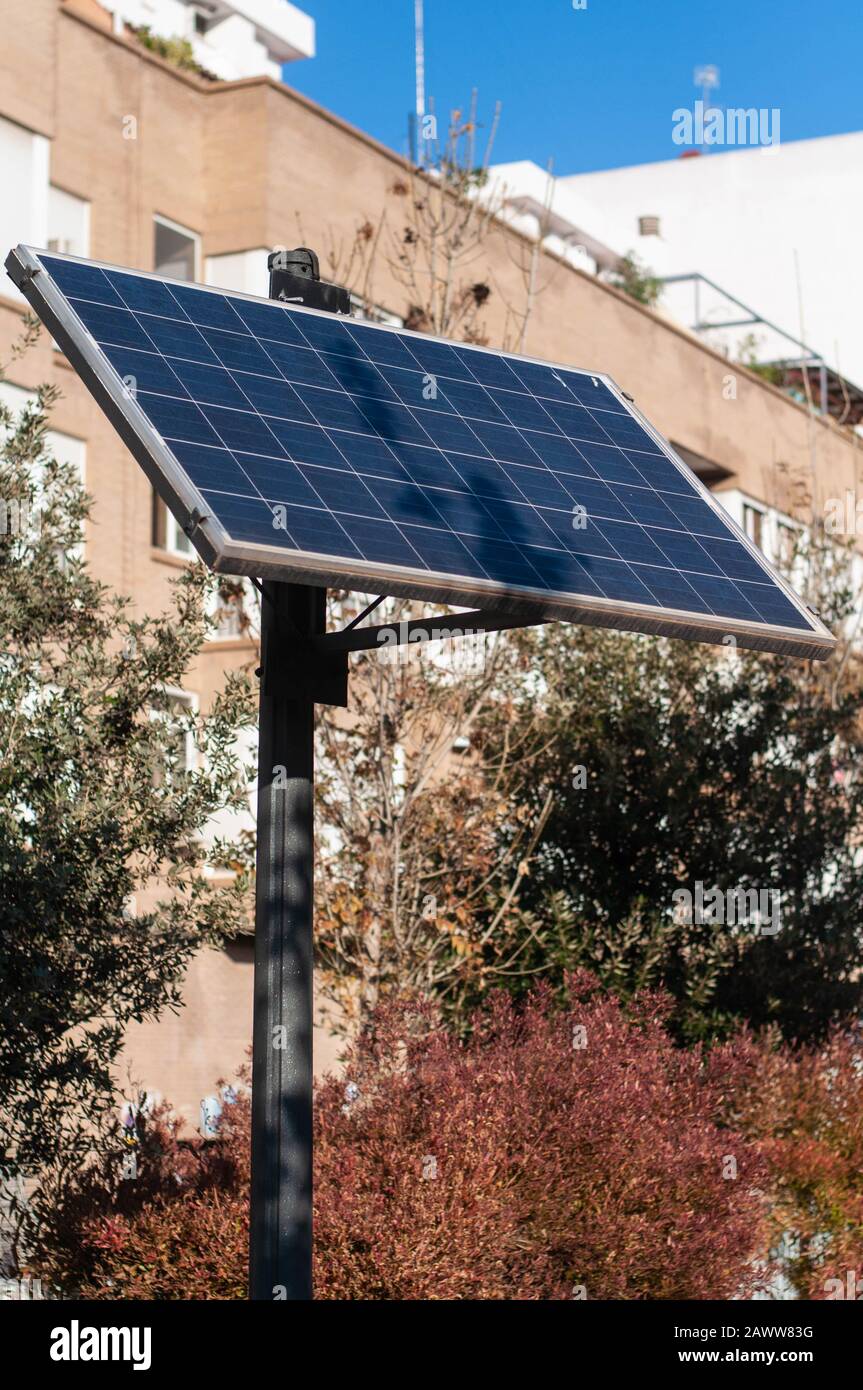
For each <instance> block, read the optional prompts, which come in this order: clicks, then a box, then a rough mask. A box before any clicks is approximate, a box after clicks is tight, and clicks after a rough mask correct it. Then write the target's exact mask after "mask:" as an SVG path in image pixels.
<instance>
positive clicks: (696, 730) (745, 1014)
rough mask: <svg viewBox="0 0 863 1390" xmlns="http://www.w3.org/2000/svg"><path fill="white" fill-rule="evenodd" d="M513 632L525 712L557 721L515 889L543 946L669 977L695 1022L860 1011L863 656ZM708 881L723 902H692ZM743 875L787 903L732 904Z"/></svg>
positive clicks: (570, 958) (632, 978) (549, 725)
mask: <svg viewBox="0 0 863 1390" xmlns="http://www.w3.org/2000/svg"><path fill="white" fill-rule="evenodd" d="M841 597H842V596H841V595H838V597H837V601H840V599H841ZM845 597H847V595H845ZM518 640H519V641H521V642H523V643H527V644H530V648H531V652H532V662H533V665H534V669H535V673H536V680H537V689H538V691H540V694H539V695H538V697H537V701H536V702H535V703H534V705H533V706H532V707H531V708H530V710H529V711H528V710H527V708H525V710H524V712H523V716H522V717H523V718H524V719H530V720H531V721H532V722H534V723H535V722H536V720H537V719H538V718H539V719H540V720H541V721H544V731H545V735H546V736H545V738H544V739H542V740H540V746H541V748H542V750H543V751H541V752H540V753H538V754H537V756H536V758H535V762H534V767H535V775H534V777H533V779H532V788H533V799H534V804H535V806H539V805H541V804H542V803H543V801H544V800H545V798H546V797H547V796H548V795H549V793H552V794H553V797H554V809H553V811H552V813H551V815H550V817H549V819H548V823H547V826H546V829H545V832H544V836H543V843H542V847H541V851H540V853H539V856H538V859H537V862H536V865H535V868H534V872H533V873H532V874H531V876H530V878H529V879H528V881H527V883H526V884H525V887H524V888H523V890H522V897H523V901H524V904H525V906H526V907H528V906H530V907H532V908H533V909H534V910H535V911H536V912H537V913H538V914H539V915H540V917H541V918H542V919H543V921H544V924H545V928H544V933H543V936H542V938H541V940H539V941H538V942H537V943H535V945H534V946H533V947H532V948H530V950H529V955H530V958H531V963H532V964H533V965H534V966H535V967H536V968H538V969H543V968H544V969H549V970H556V971H558V972H561V973H562V972H563V971H564V970H565V969H567V968H573V967H574V966H577V965H582V964H583V965H588V966H590V968H591V969H593V970H596V971H597V972H598V973H599V975H600V976H601V978H602V979H603V980H604V981H605V982H606V983H608V984H610V985H612V986H614V987H615V988H616V989H617V990H618V991H619V992H621V993H623V994H628V993H631V992H632V991H634V990H635V989H637V988H639V987H643V986H647V985H657V984H661V985H663V986H664V987H665V988H667V989H668V990H670V992H671V993H672V994H673V995H674V997H675V999H676V1001H677V1011H676V1026H677V1028H678V1030H679V1032H680V1034H681V1035H682V1036H683V1037H685V1038H688V1039H693V1038H700V1037H705V1036H716V1035H717V1034H721V1033H723V1032H724V1031H726V1030H727V1029H728V1028H730V1027H732V1026H733V1025H734V1024H735V1023H736V1022H738V1021H739V1020H741V1019H743V1020H748V1021H750V1022H751V1023H752V1024H753V1025H755V1026H760V1025H764V1024H770V1023H775V1024H777V1025H779V1026H780V1027H781V1029H782V1031H783V1033H784V1034H785V1036H786V1037H790V1038H800V1039H804V1038H814V1037H820V1036H821V1035H823V1034H824V1032H825V1031H826V1030H827V1029H828V1028H829V1026H830V1024H831V1023H832V1022H834V1021H836V1020H838V1019H841V1018H844V1017H846V1016H847V1015H848V1014H850V1013H852V1012H853V1011H855V1010H859V1008H860V1006H861V1003H863V973H861V969H860V966H861V937H863V856H861V853H860V835H859V827H860V823H861V813H863V782H861V779H860V772H859V769H860V766H861V755H863V735H861V725H860V711H861V701H863V692H861V689H860V683H859V679H858V677H857V674H856V667H855V660H856V659H855V658H854V657H853V656H852V657H851V660H850V662H848V663H845V662H844V658H834V659H833V660H832V661H831V663H830V664H829V666H828V667H827V668H826V669H825V668H821V667H819V666H817V665H815V664H813V663H808V662H801V661H791V660H787V659H782V658H779V657H774V656H769V655H762V654H754V653H745V652H742V651H739V652H738V651H734V652H731V653H729V652H727V651H726V653H725V654H724V655H722V656H717V654H716V652H715V651H714V650H712V649H710V648H706V647H703V646H695V645H691V644H689V643H684V642H673V641H668V640H664V639H657V638H647V637H638V636H623V635H621V634H617V633H608V632H602V631H597V630H591V629H578V628H567V627H564V626H563V625H559V626H555V627H549V628H548V629H546V630H545V631H543V632H534V633H525V634H522V635H521V636H520V638H519V639H518ZM840 665H842V668H843V673H842V679H841V681H840V680H839V674H840V669H839V668H840ZM490 714H491V719H490V721H489V724H488V727H487V728H486V731H485V737H486V738H487V739H494V738H499V737H500V736H501V731H500V729H499V727H497V726H496V725H495V721H494V714H495V711H494V708H493V707H492V708H491V710H490ZM508 733H509V736H510V737H513V736H515V734H514V731H513V730H512V729H509V730H508ZM699 882H700V883H701V884H702V885H703V892H704V893H705V894H707V893H708V892H709V891H710V890H712V889H714V888H718V889H719V890H720V892H721V893H722V894H723V895H724V901H723V909H722V915H719V914H717V913H716V912H715V911H714V908H713V905H712V904H711V906H710V908H709V909H708V908H705V910H704V912H703V913H702V914H701V920H699V914H698V913H697V911H693V912H689V913H687V911H686V910H684V911H682V912H681V911H680V910H679V908H680V904H681V899H680V898H679V897H677V898H676V897H675V893H676V892H677V890H686V891H688V892H689V893H690V894H692V896H693V907H694V898H695V893H696V891H697V884H698V883H699ZM735 890H744V891H750V890H758V892H759V894H760V893H761V892H762V891H763V892H769V893H772V894H778V898H776V897H773V898H768V899H759V906H760V907H761V906H766V907H767V908H768V910H769V913H771V914H772V913H773V908H774V907H775V906H777V904H778V917H777V921H761V922H760V923H759V922H758V921H757V920H751V918H752V917H753V916H754V914H752V913H751V912H750V911H749V910H747V911H746V912H744V911H742V910H741V908H742V904H743V900H742V899H740V898H735V900H734V911H733V912H732V911H731V899H729V897H728V896H727V895H728V894H729V893H735ZM713 901H714V902H715V900H713ZM754 903H755V899H754V898H752V897H750V898H749V899H748V900H747V902H746V907H747V909H751V908H753V907H754ZM676 909H677V910H676ZM741 916H744V917H746V918H747V919H748V920H746V921H744V922H743V923H742V924H741V922H740V917H741ZM731 917H734V919H735V920H734V921H731V920H730V919H731Z"/></svg>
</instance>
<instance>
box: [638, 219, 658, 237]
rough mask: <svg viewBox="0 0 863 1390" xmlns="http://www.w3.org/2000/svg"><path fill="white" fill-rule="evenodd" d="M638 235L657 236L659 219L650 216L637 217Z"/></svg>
mask: <svg viewBox="0 0 863 1390" xmlns="http://www.w3.org/2000/svg"><path fill="white" fill-rule="evenodd" d="M638 235H639V236H659V218H658V217H655V216H652V215H651V216H649V217H639V219H638Z"/></svg>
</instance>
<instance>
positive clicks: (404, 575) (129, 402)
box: [6, 245, 836, 660]
mask: <svg viewBox="0 0 863 1390" xmlns="http://www.w3.org/2000/svg"><path fill="white" fill-rule="evenodd" d="M41 255H46V256H50V257H51V258H52V259H55V260H63V261H68V262H72V263H78V264H81V265H87V266H91V267H97V268H99V269H103V270H110V271H117V272H119V273H120V274H131V275H136V276H140V277H141V278H144V279H150V280H158V281H160V282H165V283H168V284H177V285H182V286H185V287H188V286H189V284H190V282H188V281H181V280H172V279H170V278H168V277H165V276H161V275H154V274H152V273H150V272H147V271H139V270H130V269H128V268H127V267H123V266H115V265H111V264H110V263H108V262H104V261H93V260H87V259H84V258H82V257H78V256H69V255H60V254H59V253H56V252H53V251H52V252H47V251H46V252H40V251H38V250H37V249H36V248H33V247H30V246H25V245H19V246H18V247H16V248H15V249H14V250H12V251H10V252H9V255H8V257H7V259H6V270H7V272H8V274H9V276H10V277H11V279H12V280H13V282H14V283H15V285H16V286H17V287H18V289H19V290H20V291H21V293H22V294H23V295H24V296H25V298H26V299H27V300H28V302H29V303H30V305H31V306H32V307H33V309H35V311H36V313H37V314H38V315H39V317H40V319H41V320H42V321H43V322H44V323H45V325H46V327H47V328H48V330H49V332H50V333H51V334H52V336H53V337H54V339H55V341H56V343H57V344H58V346H59V347H60V348H61V349H62V351H63V352H64V354H65V355H66V357H67V358H68V360H69V361H70V362H71V364H72V366H73V367H74V368H75V370H76V371H77V373H78V375H79V376H80V377H81V378H82V380H83V381H84V383H85V384H86V386H87V387H88V389H89V390H90V392H91V394H92V395H93V396H94V398H95V400H96V401H97V402H98V404H99V405H100V406H101V408H102V410H103V411H104V413H105V414H106V415H107V416H108V418H109V420H110V421H111V423H112V424H113V426H114V428H115V429H116V431H117V433H118V434H119V435H120V437H121V439H122V440H123V442H124V444H125V445H126V446H127V448H128V449H129V450H130V452H131V453H132V454H133V455H134V457H135V458H136V459H137V461H138V462H139V463H140V465H141V467H142V468H143V470H144V472H145V473H146V475H147V477H148V478H149V480H150V482H151V483H152V484H153V486H154V488H155V489H156V491H157V493H158V494H159V496H160V497H161V498H162V500H163V501H164V503H165V505H166V506H167V507H168V508H169V509H170V510H171V512H172V513H173V514H174V516H175V517H176V518H177V520H178V521H179V522H180V524H181V525H182V526H183V529H184V530H185V531H186V533H187V534H188V535H189V537H190V539H191V541H192V543H193V545H194V547H195V549H196V550H197V552H198V554H199V555H200V557H201V559H202V560H204V562H205V563H206V564H207V565H208V566H209V567H210V568H211V569H212V570H214V571H215V572H216V573H219V574H231V575H251V576H255V577H258V578H271V579H279V580H282V581H285V582H294V583H300V584H310V585H319V586H321V587H331V588H332V587H339V588H347V589H353V590H359V591H361V592H370V591H373V590H374V591H380V592H385V593H388V594H392V595H395V596H398V597H404V598H413V599H417V600H420V601H423V602H437V603H443V604H449V605H457V606H467V607H478V608H483V609H486V610H488V611H490V612H497V613H503V614H508V615H510V616H513V617H519V618H522V619H523V621H524V623H525V625H528V624H530V623H531V622H543V621H549V620H553V619H562V620H564V621H567V622H573V623H583V624H586V625H590V626H595V627H608V628H617V629H622V630H626V631H634V632H642V633H653V634H662V635H666V636H671V637H678V638H682V639H685V640H688V641H697V642H708V643H715V644H724V645H734V644H737V645H739V646H741V647H749V648H753V649H756V650H762V651H770V652H775V653H778V654H781V655H785V656H798V657H806V658H812V659H815V660H823V659H825V658H826V657H828V656H829V655H830V653H831V652H832V651H833V650H834V648H835V646H836V639H835V638H834V637H833V635H832V634H831V633H830V631H829V630H828V628H827V627H826V626H825V625H824V624H823V623H822V622H821V620H820V619H819V618H818V616H817V615H816V614H815V613H814V612H813V611H812V610H810V609H808V608H807V607H806V605H804V604H803V602H802V601H801V599H800V598H799V597H798V596H797V594H795V592H794V590H793V589H791V588H790V586H789V585H788V584H787V583H786V582H785V581H784V580H783V579H782V578H781V576H780V575H778V574H776V572H775V571H774V570H773V568H772V567H771V566H769V565H768V564H767V562H766V561H765V558H764V556H763V555H762V554H761V552H760V551H759V550H758V549H757V547H756V546H755V545H754V544H753V543H752V541H750V539H749V537H748V536H747V535H746V534H745V533H744V532H743V530H742V529H741V528H740V527H739V526H738V525H737V524H736V523H735V522H734V520H733V519H732V518H731V517H729V515H728V514H727V513H726V512H725V510H724V509H723V508H722V507H721V506H720V504H719V503H718V502H717V501H716V499H715V498H714V497H713V496H712V495H711V493H710V492H709V491H708V490H707V488H705V487H704V485H703V484H702V483H701V482H700V480H699V479H697V478H695V477H694V475H693V474H692V473H691V470H690V469H688V468H687V466H686V465H685V464H684V463H683V461H682V460H681V459H680V458H679V457H678V456H677V454H676V453H675V452H674V450H673V449H672V447H671V445H670V444H669V443H668V441H667V440H666V439H664V438H663V436H662V435H660V434H659V433H658V431H657V430H655V429H654V427H653V426H652V425H651V423H650V421H649V420H647V419H646V418H645V417H644V415H643V414H642V412H641V411H640V410H638V408H637V407H636V406H635V405H634V404H633V403H632V401H631V399H630V398H629V397H628V396H626V395H625V394H624V393H623V392H622V391H621V389H620V388H619V387H618V385H617V383H616V382H615V381H614V380H613V379H612V378H611V377H610V376H608V375H607V374H606V373H603V372H587V371H584V370H583V369H579V368H573V367H566V366H564V367H563V368H562V370H565V371H570V372H572V371H576V372H580V374H581V375H584V376H588V377H595V378H596V380H598V381H601V382H603V383H604V385H605V386H606V387H607V388H608V389H609V390H610V391H611V392H612V394H613V395H614V396H615V398H616V399H617V400H618V401H619V403H620V405H621V407H622V408H623V410H625V411H626V412H627V414H629V415H630V416H631V417H632V418H634V419H635V420H636V421H637V422H638V424H639V425H640V426H641V427H642V428H643V429H644V430H645V431H646V433H647V434H648V435H649V437H650V438H651V439H652V440H653V441H654V442H655V443H656V445H657V446H658V447H659V449H660V450H661V452H662V453H663V454H664V455H665V456H666V458H667V459H669V460H670V462H671V463H672V464H673V465H674V467H676V468H677V469H678V470H679V471H681V472H682V473H683V475H684V476H685V478H686V480H687V483H688V484H689V485H690V486H694V487H695V489H696V491H697V492H698V494H699V495H700V496H701V498H702V500H703V501H704V502H706V504H707V505H708V506H709V507H710V508H711V509H712V510H713V511H714V512H716V513H717V514H718V515H719V516H720V518H721V520H722V522H723V524H724V525H725V526H726V527H727V528H728V530H729V532H730V533H731V534H732V535H733V536H734V537H735V539H736V540H738V541H739V542H740V544H741V545H743V546H744V548H745V549H746V550H747V551H748V552H749V554H750V555H751V556H752V557H753V558H754V559H755V561H756V562H757V563H758V564H759V565H760V567H761V568H762V569H763V570H764V571H765V577H766V578H768V579H770V580H772V581H773V582H774V583H775V584H776V585H777V586H778V587H779V588H780V589H781V591H782V592H783V593H784V594H785V596H786V597H787V598H788V599H789V600H790V602H791V603H792V604H793V605H794V607H795V608H796V609H797V610H798V611H799V612H800V613H801V615H802V616H803V617H804V619H805V621H806V622H807V624H808V625H809V629H810V630H809V631H808V632H803V631H801V630H800V629H797V628H787V627H783V626H781V625H778V624H767V623H752V622H748V621H746V620H744V619H732V618H723V617H712V616H710V615H705V614H694V613H691V612H687V611H685V610H682V609H671V608H663V609H661V610H659V611H655V610H653V609H652V608H650V607H648V606H647V605H644V604H639V603H631V602H625V601H623V600H615V599H604V598H595V597H593V596H589V595H578V594H568V593H563V592H561V593H549V592H547V591H545V590H538V589H530V588H527V587H522V586H511V585H507V584H504V583H500V582H497V581H494V580H483V579H476V578H465V577H464V576H459V575H451V574H447V573H444V572H441V573H438V574H430V573H428V572H427V571H423V570H412V569H409V568H408V567H406V566H395V565H387V564H381V565H376V564H372V563H370V562H368V561H364V560H356V559H345V560H344V563H343V564H341V563H339V564H337V563H336V562H334V560H333V557H332V556H327V555H322V554H314V553H311V552H302V551H291V552H288V551H285V550H284V549H281V548H280V547H278V546H276V545H273V546H269V545H261V544H258V543H250V542H242V541H236V540H234V539H233V538H232V537H231V536H230V534H229V533H228V532H227V531H226V530H225V529H224V527H223V526H222V525H221V523H220V522H219V520H218V518H216V517H215V516H213V515H212V514H211V513H210V509H209V507H208V505H207V503H206V501H205V499H204V498H203V496H202V495H201V493H200V492H199V491H198V489H197V488H196V487H195V485H194V484H193V483H192V482H191V480H190V479H189V478H188V477H187V476H186V474H185V472H184V470H183V469H182V467H181V466H180V464H179V463H178V462H177V460H176V459H175V458H174V456H173V454H172V453H171V451H170V449H169V448H168V446H167V445H166V444H165V442H164V441H163V439H162V438H161V436H160V435H159V434H158V432H157V431H156V430H155V428H154V427H153V425H152V424H151V423H150V421H149V420H148V419H147V417H146V415H145V414H144V411H143V410H142V409H141V407H140V406H139V405H138V403H137V402H136V400H135V399H134V396H133V395H132V393H131V392H130V391H128V390H127V388H126V387H125V386H124V385H123V383H122V381H121V380H120V379H119V377H118V376H117V374H116V372H115V371H114V369H113V367H112V366H111V364H110V363H109V362H108V359H107V358H106V357H105V356H104V354H103V352H102V351H101V349H100V348H99V347H98V345H97V343H96V341H95V339H94V338H93V337H92V335H91V334H90V332H89V331H88V329H87V328H86V327H85V326H84V324H83V323H82V322H81V320H80V319H79V318H78V316H77V315H76V314H75V313H74V311H73V310H72V309H71V308H70V306H69V304H68V302H67V300H66V297H65V296H64V295H63V293H62V292H61V291H60V289H59V287H58V286H57V285H56V284H55V283H54V281H53V279H52V278H51V275H50V272H49V271H48V269H47V267H45V266H43V265H42V262H41V260H40V256H41ZM195 288H196V289H199V290H203V291H205V292H208V293H212V294H217V295H220V294H225V293H229V294H230V295H231V296H232V297H233V298H237V299H244V300H249V301H251V302H253V303H267V304H270V305H273V304H275V303H277V301H274V300H261V299H260V297H259V296H256V295H249V294H242V293H240V292H238V291H224V290H221V289H219V288H218V287H216V286H210V285H198V284H195ZM285 312H286V313H287V312H289V313H291V314H312V315H317V316H318V317H320V316H321V314H322V311H320V310H317V309H310V308H307V307H305V306H303V305H291V306H290V308H289V309H288V308H287V307H285ZM324 316H325V317H330V316H329V315H324ZM363 327H364V328H370V329H373V330H374V331H376V332H380V333H396V334H398V336H400V337H401V336H405V337H416V338H421V339H423V340H424V341H425V342H429V341H431V342H439V343H443V344H446V345H449V340H448V339H446V338H440V337H434V336H432V335H429V334H418V333H412V332H411V331H410V330H407V329H396V328H393V327H392V326H390V325H387V324H375V323H365V322H364V324H363ZM458 347H459V349H460V350H464V351H468V352H469V351H476V352H483V351H487V349H483V348H478V347H475V346H474V345H472V344H462V343H459V344H458ZM498 355H499V356H501V357H504V358H515V359H517V360H520V361H526V362H532V363H535V364H537V365H539V366H545V367H547V366H553V365H556V364H551V363H548V362H546V361H544V360H543V359H542V358H536V357H527V356H525V355H522V354H518V353H508V352H501V353H499V354H498Z"/></svg>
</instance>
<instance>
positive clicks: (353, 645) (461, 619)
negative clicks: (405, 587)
mask: <svg viewBox="0 0 863 1390" xmlns="http://www.w3.org/2000/svg"><path fill="white" fill-rule="evenodd" d="M547 621H549V620H548V619H546V618H543V617H542V616H536V617H534V616H526V615H525V614H521V615H519V616H518V617H516V616H515V615H514V614H506V613H497V612H492V611H490V610H487V609H484V608H475V609H471V610H469V611H468V612H465V613H440V614H436V615H434V616H433V617H430V618H404V619H402V620H401V621H400V622H394V623H375V624H373V625H370V626H368V627H346V628H342V630H341V631H340V632H325V633H323V634H322V635H321V636H320V637H313V638H311V639H310V640H311V644H312V646H313V648H314V649H315V650H316V651H318V652H320V653H321V654H325V653H327V654H328V653H333V654H336V653H340V652H344V653H345V654H347V653H348V652H363V651H373V650H375V649H377V650H380V651H385V650H387V649H388V648H390V647H393V646H404V645H406V644H407V643H419V642H439V641H443V640H446V639H453V638H456V637H471V636H474V635H475V634H477V633H480V632H502V631H507V630H510V629H512V628H516V627H533V626H538V625H540V624H542V623H544V622H547Z"/></svg>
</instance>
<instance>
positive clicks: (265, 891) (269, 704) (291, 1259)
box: [249, 583, 326, 1300]
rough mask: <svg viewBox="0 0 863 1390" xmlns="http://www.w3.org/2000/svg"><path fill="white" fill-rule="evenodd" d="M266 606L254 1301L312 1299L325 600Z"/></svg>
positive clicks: (320, 592) (299, 590) (290, 597)
mask: <svg viewBox="0 0 863 1390" xmlns="http://www.w3.org/2000/svg"><path fill="white" fill-rule="evenodd" d="M263 587H264V593H263V599H262V604H261V646H262V666H261V697H260V727H259V734H258V846H257V876H256V881H257V896H256V903H255V1007H254V1028H253V1034H254V1046H253V1066H252V1190H251V1240H250V1255H249V1266H250V1278H249V1285H250V1297H251V1298H253V1299H269V1300H273V1299H308V1298H311V1296H312V998H313V978H314V977H313V965H312V926H313V904H314V888H313V864H314V858H313V854H314V825H313V813H314V806H313V797H314V709H315V707H314V701H313V698H312V697H313V691H312V689H311V685H310V682H309V681H308V680H307V679H304V677H305V675H306V672H305V671H304V669H303V668H304V666H305V665H306V662H307V661H308V655H307V650H306V651H304V649H303V638H306V637H311V636H314V635H317V634H319V633H322V632H323V631H324V630H325V602H326V591H325V590H324V589H313V588H308V587H306V586H304V585H299V584H282V583H265V584H264V586H263Z"/></svg>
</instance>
